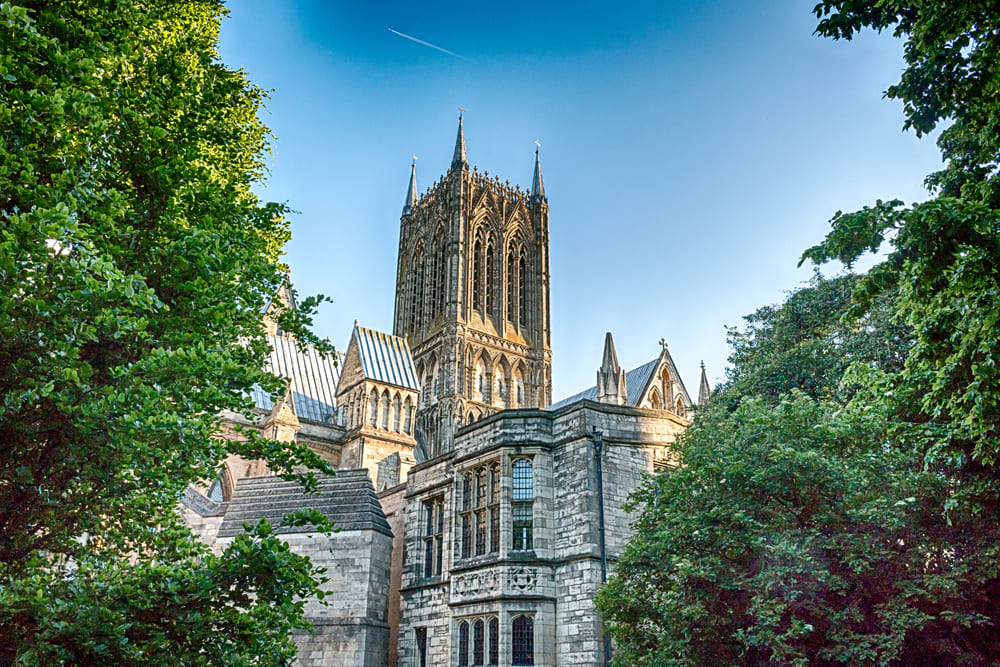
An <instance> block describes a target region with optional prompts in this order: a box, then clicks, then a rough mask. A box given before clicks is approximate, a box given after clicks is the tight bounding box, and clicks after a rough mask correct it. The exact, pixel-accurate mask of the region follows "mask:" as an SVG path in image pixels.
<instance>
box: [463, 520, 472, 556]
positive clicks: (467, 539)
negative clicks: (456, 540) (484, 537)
mask: <svg viewBox="0 0 1000 667" xmlns="http://www.w3.org/2000/svg"><path fill="white" fill-rule="evenodd" d="M471 555H472V517H471V516H469V515H468V514H466V515H465V516H463V517H462V558H468V557H469V556H471Z"/></svg>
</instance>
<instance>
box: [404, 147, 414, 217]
mask: <svg viewBox="0 0 1000 667" xmlns="http://www.w3.org/2000/svg"><path fill="white" fill-rule="evenodd" d="M416 205H417V162H416V160H414V162H413V164H412V165H410V187H409V188H408V189H407V191H406V202H404V203H403V215H410V214H411V213H413V209H414V208H415V207H416Z"/></svg>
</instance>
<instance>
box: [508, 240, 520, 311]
mask: <svg viewBox="0 0 1000 667" xmlns="http://www.w3.org/2000/svg"><path fill="white" fill-rule="evenodd" d="M517 285H518V283H517V258H516V256H515V254H514V248H511V249H510V250H508V251H507V319H508V320H510V321H511V322H516V321H517Z"/></svg>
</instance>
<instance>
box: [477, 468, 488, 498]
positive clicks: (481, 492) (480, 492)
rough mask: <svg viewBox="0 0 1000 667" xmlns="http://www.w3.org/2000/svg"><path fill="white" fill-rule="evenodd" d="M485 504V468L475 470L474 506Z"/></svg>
mask: <svg viewBox="0 0 1000 667" xmlns="http://www.w3.org/2000/svg"><path fill="white" fill-rule="evenodd" d="M485 504H486V468H485V467H483V468H480V469H479V470H477V471H476V507H482V506H484V505H485Z"/></svg>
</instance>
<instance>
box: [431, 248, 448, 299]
mask: <svg viewBox="0 0 1000 667" xmlns="http://www.w3.org/2000/svg"><path fill="white" fill-rule="evenodd" d="M431 253H432V255H433V268H432V270H433V272H434V273H433V275H432V276H431V277H430V278H431V285H432V287H431V294H430V297H431V298H430V301H431V318H432V319H433V318H437V317H438V316H439V315H441V313H442V312H443V311H444V300H445V299H444V296H445V294H444V293H445V284H446V278H447V274H446V271H445V257H444V232H443V231H442V230H438V233H437V235H436V236H435V237H434V245H433V247H432V249H431Z"/></svg>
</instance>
